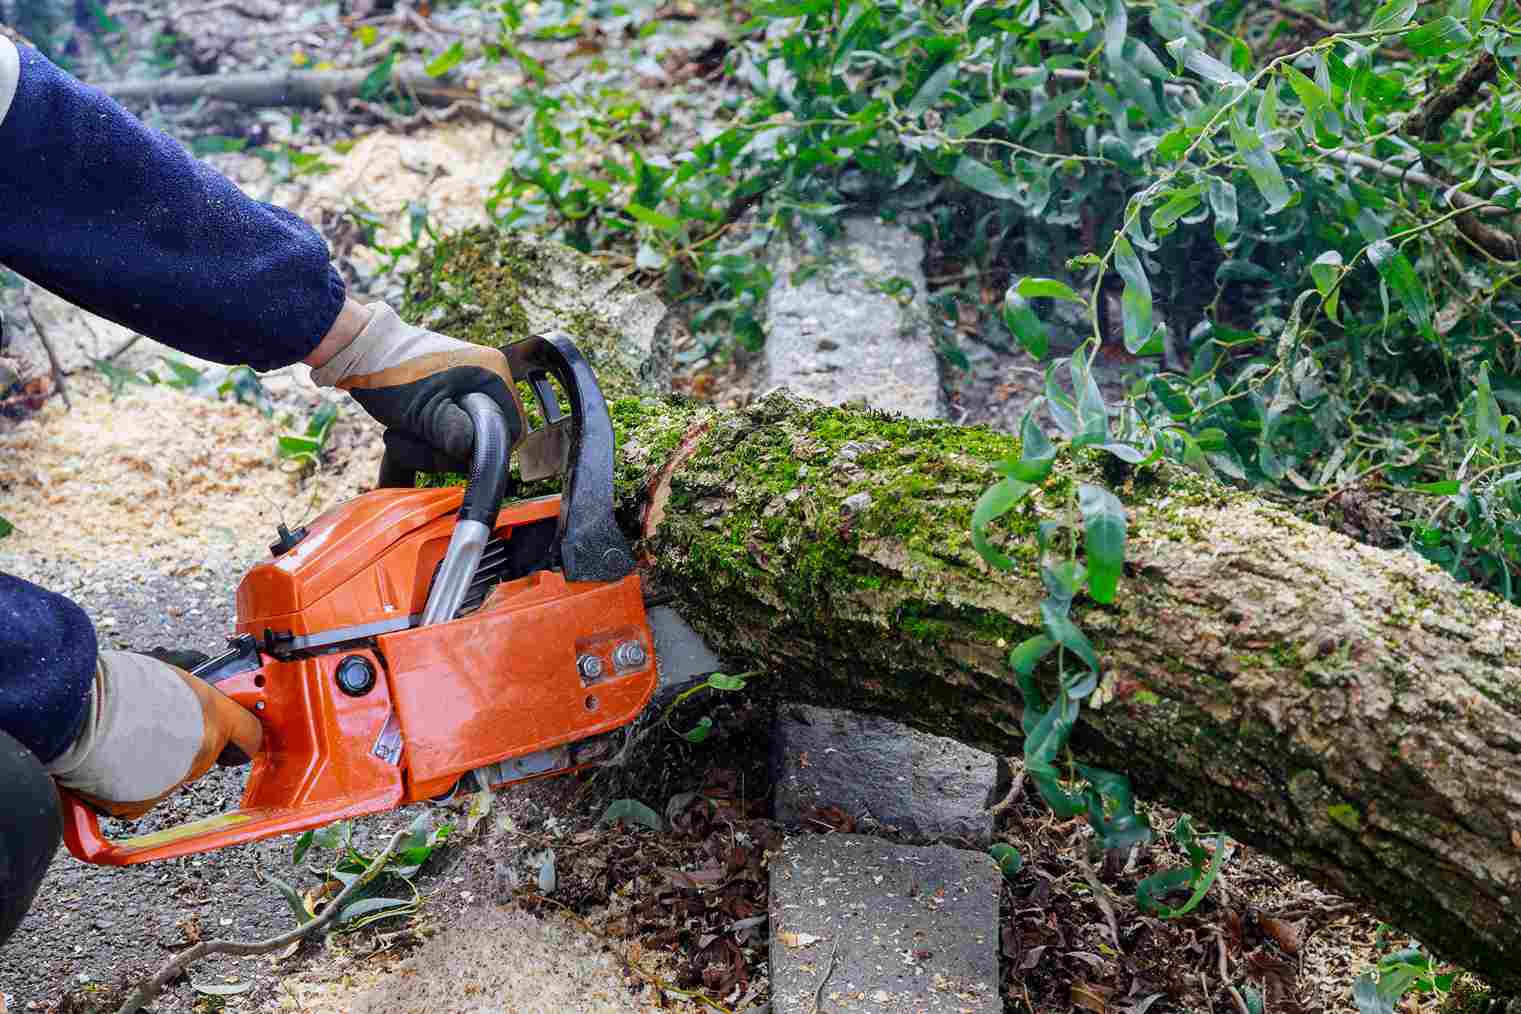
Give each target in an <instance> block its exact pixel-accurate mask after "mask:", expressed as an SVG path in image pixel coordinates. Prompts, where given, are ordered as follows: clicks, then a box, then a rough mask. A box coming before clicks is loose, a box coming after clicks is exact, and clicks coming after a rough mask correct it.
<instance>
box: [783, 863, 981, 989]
mask: <svg viewBox="0 0 1521 1014" xmlns="http://www.w3.org/2000/svg"><path fill="white" fill-rule="evenodd" d="M998 894H999V872H998V867H997V866H996V865H995V864H994V862H993V860H992V859H991V858H990V857H989V856H988V855H987V854H986V853H983V852H967V851H963V850H959V849H953V848H949V847H947V846H944V845H932V846H924V847H920V846H912V845H896V844H893V843H890V842H886V841H883V840H881V839H878V838H869V837H865V836H861V835H848V834H830V835H799V836H796V837H792V838H789V839H787V841H786V843H785V844H784V845H783V847H782V851H781V854H780V855H778V856H776V857H775V858H774V859H773V860H772V863H771V905H770V908H771V1005H772V1010H773V1012H774V1014H812V1012H813V1011H814V1009H815V1008H814V999H815V997H816V996H818V997H819V1004H818V1010H820V1011H827V1012H829V1014H847V1012H851V1011H871V1012H873V1014H883V1012H893V1014H999V1012H1000V1011H1001V1010H1002V1000H1001V999H1000V998H999V992H998ZM826 976H827V978H826ZM821 982H822V983H823V988H822V989H820V983H821Z"/></svg>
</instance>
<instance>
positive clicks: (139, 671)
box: [46, 651, 264, 820]
mask: <svg viewBox="0 0 1521 1014" xmlns="http://www.w3.org/2000/svg"><path fill="white" fill-rule="evenodd" d="M263 738H264V728H263V726H262V725H260V724H259V720H258V718H256V717H255V716H254V715H253V713H252V712H250V711H248V710H246V709H245V708H243V707H242V706H240V705H239V704H237V703H236V702H235V701H233V700H232V698H230V697H228V696H227V695H225V694H223V693H222V692H220V691H219V690H217V689H216V688H215V687H213V686H211V685H210V684H208V683H206V682H205V681H204V680H200V679H197V678H196V677H194V676H192V675H190V673H188V672H186V671H185V670H183V669H180V668H177V667H176V666H173V665H170V664H169V663H167V662H163V661H160V660H159V659H157V658H153V657H151V656H148V655H139V654H135V653H133V652H126V651H102V652H100V655H99V661H98V663H97V665H96V670H95V681H94V683H93V684H92V685H91V687H90V699H89V701H88V703H87V704H86V706H85V720H84V726H83V727H82V728H81V729H80V732H79V735H78V736H77V737H76V738H75V740H74V742H73V743H72V744H71V745H70V746H69V748H68V749H67V750H65V751H64V752H63V753H62V754H60V755H59V756H57V757H55V758H53V760H52V761H50V762H49V763H48V764H47V765H46V767H47V770H48V772H49V773H50V774H52V775H53V777H54V778H55V779H56V780H57V782H58V784H59V785H62V786H63V787H64V788H67V789H70V790H72V791H73V792H74V793H75V795H77V796H79V797H80V799H81V800H83V801H84V802H85V803H87V804H89V805H91V806H93V807H94V808H95V809H97V810H99V811H101V812H103V813H106V814H109V815H110V816H113V817H122V818H126V819H128V820H135V819H137V818H138V817H141V816H142V815H143V814H145V813H147V812H148V811H149V810H151V809H153V807H154V806H155V805H157V804H158V803H159V802H160V801H161V800H163V799H164V798H165V797H166V796H168V795H169V794H170V793H172V792H174V791H175V790H176V789H178V788H179V787H180V786H182V785H186V784H188V783H190V782H193V781H195V780H196V779H197V778H200V777H201V776H202V775H204V774H205V773H206V772H207V771H209V770H211V766H212V765H213V764H214V763H216V761H217V758H218V756H220V755H222V754H223V752H224V751H228V752H229V756H232V755H235V754H236V752H238V751H241V753H242V754H244V755H246V756H248V757H253V756H254V755H255V754H257V753H258V752H259V747H260V745H261V743H262V742H263ZM229 748H232V749H231V750H229Z"/></svg>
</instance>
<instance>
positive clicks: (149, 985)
mask: <svg viewBox="0 0 1521 1014" xmlns="http://www.w3.org/2000/svg"><path fill="white" fill-rule="evenodd" d="M407 832H408V829H407V828H402V829H401V830H400V831H397V832H396V833H395V834H393V835H392V836H391V840H390V841H389V842H388V843H386V847H385V848H384V849H383V850H381V853H380V855H378V856H376V857H375V858H374V860H372V861H371V862H370V865H369V866H367V867H365V870H364V872H363V873H361V874H360V875H359V876H358V878H356V879H355V880H354V881H353V882H352V883H350V884H349V885H348V886H347V887H345V888H344V889H343V890H342V891H339V892H338V896H337V897H336V898H334V899H333V900H332V903H331V904H329V905H328V906H327V908H325V909H323V910H322V914H321V915H319V916H317V917H316V918H315V919H312V920H310V921H308V922H304V923H302V924H301V925H300V926H297V927H296V928H295V929H291V930H287V931H286V932H284V933H281V934H278V935H277V936H272V937H269V938H268V939H265V940H254V941H243V940H203V941H201V942H200V943H198V944H196V945H195V946H194V947H191V948H189V949H188V950H185V951H182V952H181V953H179V954H177V955H175V956H174V957H173V958H170V959H169V960H168V961H167V962H165V963H164V966H163V967H162V968H160V969H159V970H158V971H157V972H155V973H154V974H153V976H152V977H151V978H149V979H147V980H146V981H144V982H142V983H139V984H138V987H137V989H135V990H133V991H132V995H131V996H129V997H127V1000H126V1002H125V1003H123V1004H122V1005H121V1006H120V1007H118V1008H117V1009H116V1014H137V1012H138V1011H140V1010H142V1008H143V1005H144V1004H146V1003H149V1002H150V1001H151V1000H152V999H153V998H154V997H156V996H158V995H159V993H160V992H162V991H163V989H164V987H165V986H167V985H168V984H169V983H171V982H173V981H174V980H175V979H176V978H178V977H179V976H180V974H181V973H183V972H184V971H185V970H186V969H187V968H189V967H190V966H191V965H192V964H194V963H195V962H197V961H199V960H200V959H202V958H204V957H206V955H208V954H235V955H238V956H240V957H249V956H251V955H255V954H268V953H269V952H270V951H277V950H279V949H280V948H282V947H287V946H289V945H290V944H292V943H294V942H295V941H297V940H300V939H302V938H304V937H307V936H310V935H311V934H313V933H315V932H317V931H318V930H320V929H322V928H323V927H325V926H326V925H327V924H328V923H330V922H332V921H333V920H334V919H335V918H337V916H338V913H339V912H341V911H342V910H343V908H344V903H345V902H346V901H348V900H349V898H351V897H353V895H354V894H355V892H357V891H360V890H362V889H363V888H364V887H365V886H366V885H367V884H369V883H370V882H371V881H372V880H374V879H375V878H376V877H378V876H380V873H381V871H382V870H383V869H385V865H386V863H387V862H388V861H389V860H390V858H391V855H392V853H394V852H395V851H396V847H397V846H398V845H400V844H401V840H402V839H403V838H405V837H406V836H407ZM254 869H255V872H258V873H259V876H260V877H261V878H262V877H263V872H262V871H260V870H259V869H258V867H255V868H254Z"/></svg>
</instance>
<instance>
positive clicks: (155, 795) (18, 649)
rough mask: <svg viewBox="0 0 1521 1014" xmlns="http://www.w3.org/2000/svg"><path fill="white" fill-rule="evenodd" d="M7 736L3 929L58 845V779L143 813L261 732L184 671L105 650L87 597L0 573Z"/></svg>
mask: <svg viewBox="0 0 1521 1014" xmlns="http://www.w3.org/2000/svg"><path fill="white" fill-rule="evenodd" d="M0 734H4V737H5V738H4V739H0V753H3V752H4V748H5V747H6V745H7V744H9V743H11V742H14V743H15V744H16V749H14V750H12V751H11V752H10V753H11V755H7V756H0V786H3V790H0V900H3V904H4V906H6V907H5V908H4V909H0V928H5V927H6V926H7V925H8V926H9V928H8V929H5V932H6V933H9V932H10V931H11V930H13V929H14V928H15V923H19V922H20V921H21V916H22V915H24V914H25V911H26V906H27V905H29V904H30V903H31V899H32V897H33V895H34V894H35V893H36V889H37V882H39V881H40V879H41V876H42V874H43V872H45V871H46V869H47V862H48V859H49V858H51V856H52V854H53V853H54V852H55V851H56V850H57V847H58V833H59V828H60V826H61V818H60V811H59V807H58V803H57V796H56V789H54V788H53V783H54V782H56V784H57V785H59V786H62V787H64V788H67V789H69V790H70V791H71V792H73V793H74V794H75V795H76V796H78V797H79V799H80V800H82V801H83V802H84V803H86V804H87V805H90V806H92V807H94V808H95V809H96V810H97V811H99V812H101V813H106V814H110V815H113V816H118V817H126V818H129V819H131V818H136V817H139V816H141V815H142V814H144V813H146V812H147V811H148V810H150V809H152V807H153V806H154V805H155V804H156V803H157V802H159V801H160V800H162V799H163V798H164V797H166V796H168V795H169V794H170V793H172V792H173V791H174V790H175V789H178V788H179V787H180V786H181V785H184V784H186V783H187V782H190V781H194V780H195V779H197V778H199V777H201V775H203V774H205V773H206V772H207V771H208V770H210V769H211V766H212V764H213V763H214V762H215V761H216V759H217V757H218V756H219V755H220V754H222V752H223V750H224V749H226V747H227V746H228V745H229V744H233V745H235V746H237V747H238V748H239V750H241V751H242V752H243V754H244V755H246V756H249V757H251V756H253V755H254V754H256V753H258V750H259V745H260V742H261V740H262V737H263V730H262V728H261V726H260V725H259V720H258V719H257V718H256V717H254V715H253V714H252V713H250V712H248V711H246V710H244V709H243V708H241V707H239V706H238V705H237V704H236V703H234V702H233V701H232V700H231V698H228V697H226V696H224V695H223V694H221V693H219V692H218V691H217V690H215V689H214V688H212V687H211V686H209V685H207V684H206V683H204V682H203V681H201V680H198V679H196V678H195V677H193V676H191V675H190V674H189V673H188V672H185V671H184V670H183V669H179V668H176V667H175V666H173V665H170V664H168V663H167V662H163V661H160V660H159V659H157V658H153V657H151V656H148V655H140V654H134V653H131V652H124V651H101V650H100V649H99V646H98V644H97V643H96V639H95V629H94V627H93V626H92V625H91V623H90V620H89V617H87V616H86V615H85V613H84V610H82V609H80V608H79V606H77V605H75V604H74V603H73V602H70V601H69V600H68V599H66V598H64V597H63V596H62V595H58V594H55V593H53V592H49V591H46V590H45V589H42V588H39V587H37V586H36V585H34V584H31V583H30V582H27V581H23V580H21V579H20V578H17V577H13V576H11V575H8V574H0ZM23 757H25V758H27V759H23ZM39 771H40V772H42V777H43V778H44V779H47V780H48V784H47V786H46V791H43V789H42V788H39V787H38V785H39V784H40V783H38V782H37V780H36V778H37V774H38V772H39ZM49 776H50V777H49ZM12 783H14V784H12ZM7 792H17V793H24V796H17V797H16V800H15V801H11V800H10V797H8V796H7V795H6V794H5V793H7ZM49 793H52V796H51V797H49V795H48V794H49ZM44 798H51V799H52V803H51V809H49V808H48V807H47V806H43V805H42V803H41V802H40V800H43V799H44ZM26 800H32V805H30V806H28V805H23V804H24V803H25V801H26ZM37 849H42V850H43V853H39V852H37V851H36V850H37ZM44 853H45V854H44ZM39 855H41V856H42V858H41V859H38V856H39ZM38 863H40V865H38ZM28 878H32V879H28ZM12 907H14V908H16V909H17V912H16V914H15V917H14V920H13V921H10V915H9V914H8V913H9V912H10V909H11V908H12ZM3 941H4V936H0V943H3Z"/></svg>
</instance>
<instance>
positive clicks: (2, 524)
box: [0, 517, 16, 539]
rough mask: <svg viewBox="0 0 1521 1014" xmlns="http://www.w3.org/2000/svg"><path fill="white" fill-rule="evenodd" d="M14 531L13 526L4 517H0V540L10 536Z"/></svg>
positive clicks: (14, 527)
mask: <svg viewBox="0 0 1521 1014" xmlns="http://www.w3.org/2000/svg"><path fill="white" fill-rule="evenodd" d="M15 530H16V526H15V525H13V524H11V523H10V522H9V521H7V520H6V519H5V518H4V517H0V539H3V538H5V537H6V536H8V535H10V534H11V533H12V532H14V531H15Z"/></svg>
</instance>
